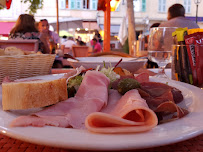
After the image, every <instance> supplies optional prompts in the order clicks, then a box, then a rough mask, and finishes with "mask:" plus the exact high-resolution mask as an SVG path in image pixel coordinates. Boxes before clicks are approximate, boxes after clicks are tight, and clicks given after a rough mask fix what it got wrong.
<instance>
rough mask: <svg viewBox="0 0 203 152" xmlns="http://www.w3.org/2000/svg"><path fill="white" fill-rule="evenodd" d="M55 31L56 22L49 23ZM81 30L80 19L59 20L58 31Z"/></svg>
mask: <svg viewBox="0 0 203 152" xmlns="http://www.w3.org/2000/svg"><path fill="white" fill-rule="evenodd" d="M49 24H50V25H52V26H53V28H54V30H55V31H56V21H55V22H49ZM71 28H72V29H76V28H83V26H82V20H80V19H59V30H68V29H71Z"/></svg>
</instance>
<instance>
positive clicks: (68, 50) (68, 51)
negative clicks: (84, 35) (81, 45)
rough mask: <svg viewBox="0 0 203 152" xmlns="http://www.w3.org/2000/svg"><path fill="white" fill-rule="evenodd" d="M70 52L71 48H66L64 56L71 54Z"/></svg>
mask: <svg viewBox="0 0 203 152" xmlns="http://www.w3.org/2000/svg"><path fill="white" fill-rule="evenodd" d="M70 51H71V48H69V47H65V48H64V49H63V54H68V53H70Z"/></svg>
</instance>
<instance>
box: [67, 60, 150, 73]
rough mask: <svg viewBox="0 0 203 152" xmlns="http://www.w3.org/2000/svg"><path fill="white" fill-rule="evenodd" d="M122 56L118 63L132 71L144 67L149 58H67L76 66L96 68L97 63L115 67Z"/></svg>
mask: <svg viewBox="0 0 203 152" xmlns="http://www.w3.org/2000/svg"><path fill="white" fill-rule="evenodd" d="M121 58H122V62H121V63H120V64H119V65H118V67H121V68H124V69H127V70H129V71H130V72H135V71H137V70H138V69H140V68H142V67H143V66H144V65H145V64H146V62H147V59H139V60H133V59H136V58H127V57H77V59H79V61H76V60H73V59H70V58H69V59H67V60H68V62H69V63H70V65H71V66H72V67H74V68H77V67H80V66H81V65H82V66H84V67H85V68H86V69H89V68H93V69H95V68H96V67H97V65H100V66H101V67H103V66H104V61H105V66H106V67H109V66H112V67H114V66H115V65H116V64H117V63H118V62H119V61H120V59H121Z"/></svg>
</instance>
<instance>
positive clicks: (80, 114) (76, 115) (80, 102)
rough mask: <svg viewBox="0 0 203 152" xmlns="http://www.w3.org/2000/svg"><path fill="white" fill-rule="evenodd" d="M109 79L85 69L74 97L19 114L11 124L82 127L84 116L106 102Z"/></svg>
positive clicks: (97, 109) (98, 109)
mask: <svg viewBox="0 0 203 152" xmlns="http://www.w3.org/2000/svg"><path fill="white" fill-rule="evenodd" d="M109 83H110V81H109V79H108V78H107V77H106V76H105V75H104V74H102V73H100V72H97V71H87V73H86V74H85V77H84V79H83V81H82V83H81V86H80V88H79V90H78V92H77V93H76V95H75V97H73V98H69V99H67V100H66V101H62V102H60V103H58V104H56V105H53V106H51V107H47V108H45V109H44V110H42V111H40V112H37V113H34V114H33V115H31V116H21V117H19V118H17V119H15V120H13V121H12V122H11V126H14V127H15V126H30V125H31V126H38V127H42V126H44V125H51V126H57V127H73V128H84V127H85V126H84V122H85V118H86V117H87V116H88V115H89V114H90V113H92V112H96V111H100V110H101V108H102V107H103V106H104V105H106V104H107V100H108V85H109Z"/></svg>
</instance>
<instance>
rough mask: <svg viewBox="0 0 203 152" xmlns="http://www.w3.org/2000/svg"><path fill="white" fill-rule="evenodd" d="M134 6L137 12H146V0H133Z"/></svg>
mask: <svg viewBox="0 0 203 152" xmlns="http://www.w3.org/2000/svg"><path fill="white" fill-rule="evenodd" d="M133 6H134V11H135V12H145V11H146V0H133Z"/></svg>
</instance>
